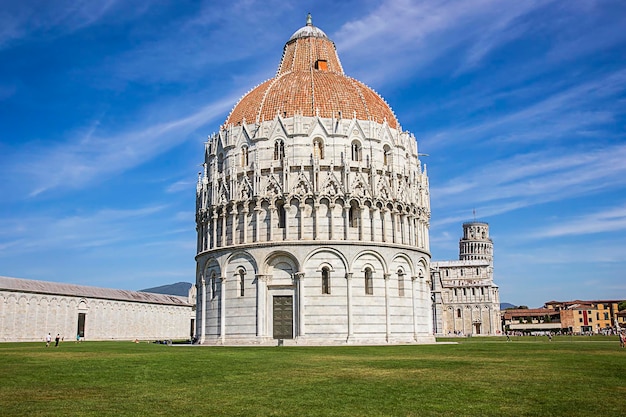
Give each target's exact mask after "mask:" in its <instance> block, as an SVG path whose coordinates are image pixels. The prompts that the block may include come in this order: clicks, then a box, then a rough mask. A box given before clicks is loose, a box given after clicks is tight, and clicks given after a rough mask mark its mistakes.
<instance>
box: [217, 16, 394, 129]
mask: <svg viewBox="0 0 626 417" xmlns="http://www.w3.org/2000/svg"><path fill="white" fill-rule="evenodd" d="M295 114H300V115H302V116H309V117H312V116H320V117H326V118H332V117H335V118H338V117H342V118H352V117H353V116H356V118H357V119H360V120H374V121H376V122H378V123H383V122H384V121H387V124H388V125H389V126H390V127H392V128H397V127H398V122H397V120H396V117H395V115H394V114H393V111H392V110H391V108H390V107H389V105H388V104H387V103H386V102H385V101H384V100H383V99H382V98H381V97H380V96H379V95H378V94H377V93H376V92H375V91H374V90H372V89H371V88H369V87H368V86H367V85H365V84H363V83H362V82H360V81H357V80H355V79H354V78H350V77H348V76H346V75H345V74H344V73H343V68H342V67H341V63H340V61H339V57H338V56H337V51H336V49H335V44H334V42H333V41H331V40H330V39H329V38H328V37H327V36H326V34H325V33H324V32H323V31H322V30H321V29H319V28H317V27H315V26H313V24H312V23H311V18H310V16H309V17H308V19H307V24H306V26H304V27H302V28H300V29H298V30H297V31H296V32H295V33H294V34H293V35H292V36H291V38H290V39H289V41H288V42H287V43H286V44H285V47H284V50H283V57H282V59H281V62H280V65H279V67H278V71H277V73H276V76H275V77H274V78H272V79H269V80H267V81H265V82H264V83H262V84H261V85H259V86H257V87H256V88H254V89H253V90H252V91H250V92H249V93H248V94H246V95H245V96H243V97H242V98H241V100H240V101H239V103H237V105H236V106H235V107H234V108H233V110H232V111H231V113H230V115H229V116H228V118H227V120H226V125H230V124H233V125H238V124H241V123H243V122H244V120H245V122H246V123H255V122H262V121H265V120H272V119H273V118H274V117H276V115H280V116H282V117H292V116H294V115H295Z"/></svg>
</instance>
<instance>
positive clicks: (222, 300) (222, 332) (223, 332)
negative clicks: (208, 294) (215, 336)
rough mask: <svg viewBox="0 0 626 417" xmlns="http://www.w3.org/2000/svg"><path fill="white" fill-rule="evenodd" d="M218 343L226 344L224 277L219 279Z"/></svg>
mask: <svg viewBox="0 0 626 417" xmlns="http://www.w3.org/2000/svg"><path fill="white" fill-rule="evenodd" d="M220 341H221V342H222V344H224V343H225V342H226V277H224V276H222V277H220Z"/></svg>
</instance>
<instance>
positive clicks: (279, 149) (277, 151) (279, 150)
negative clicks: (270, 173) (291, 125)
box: [274, 139, 285, 161]
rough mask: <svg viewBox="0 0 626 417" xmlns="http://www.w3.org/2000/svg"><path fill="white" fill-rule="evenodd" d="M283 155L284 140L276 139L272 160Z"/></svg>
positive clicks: (278, 158) (281, 157)
mask: <svg viewBox="0 0 626 417" xmlns="http://www.w3.org/2000/svg"><path fill="white" fill-rule="evenodd" d="M284 157H285V142H283V140H282V139H278V140H277V141H276V142H274V160H275V161H278V160H281V159H283V158H284Z"/></svg>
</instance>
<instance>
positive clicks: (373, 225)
mask: <svg viewBox="0 0 626 417" xmlns="http://www.w3.org/2000/svg"><path fill="white" fill-rule="evenodd" d="M377 217H378V207H375V206H374V207H372V208H371V209H370V228H371V229H372V233H371V237H370V238H371V239H372V242H376V219H377Z"/></svg>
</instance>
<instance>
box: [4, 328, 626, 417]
mask: <svg viewBox="0 0 626 417" xmlns="http://www.w3.org/2000/svg"><path fill="white" fill-rule="evenodd" d="M454 341H457V342H459V343H458V344H439V345H424V346H419V345H416V346H384V347H350V346H342V347H271V348H268V347H203V346H176V345H174V346H166V345H157V344H152V343H139V344H135V343H131V342H85V343H80V344H77V343H74V342H64V343H61V345H60V346H59V347H58V348H54V347H50V348H47V349H46V348H45V347H44V343H5V344H0V415H2V416H21V415H29V416H104V415H110V416H149V415H157V416H158V415H179V416H193V415H203V416H220V415H232V416H610V417H616V416H624V415H626V349H620V348H619V343H618V341H617V338H616V337H600V338H589V337H556V338H554V340H553V341H552V342H549V341H548V340H547V338H545V337H520V338H514V340H513V341H512V342H506V341H505V340H504V339H503V338H471V339H461V340H457V339H454Z"/></svg>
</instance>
